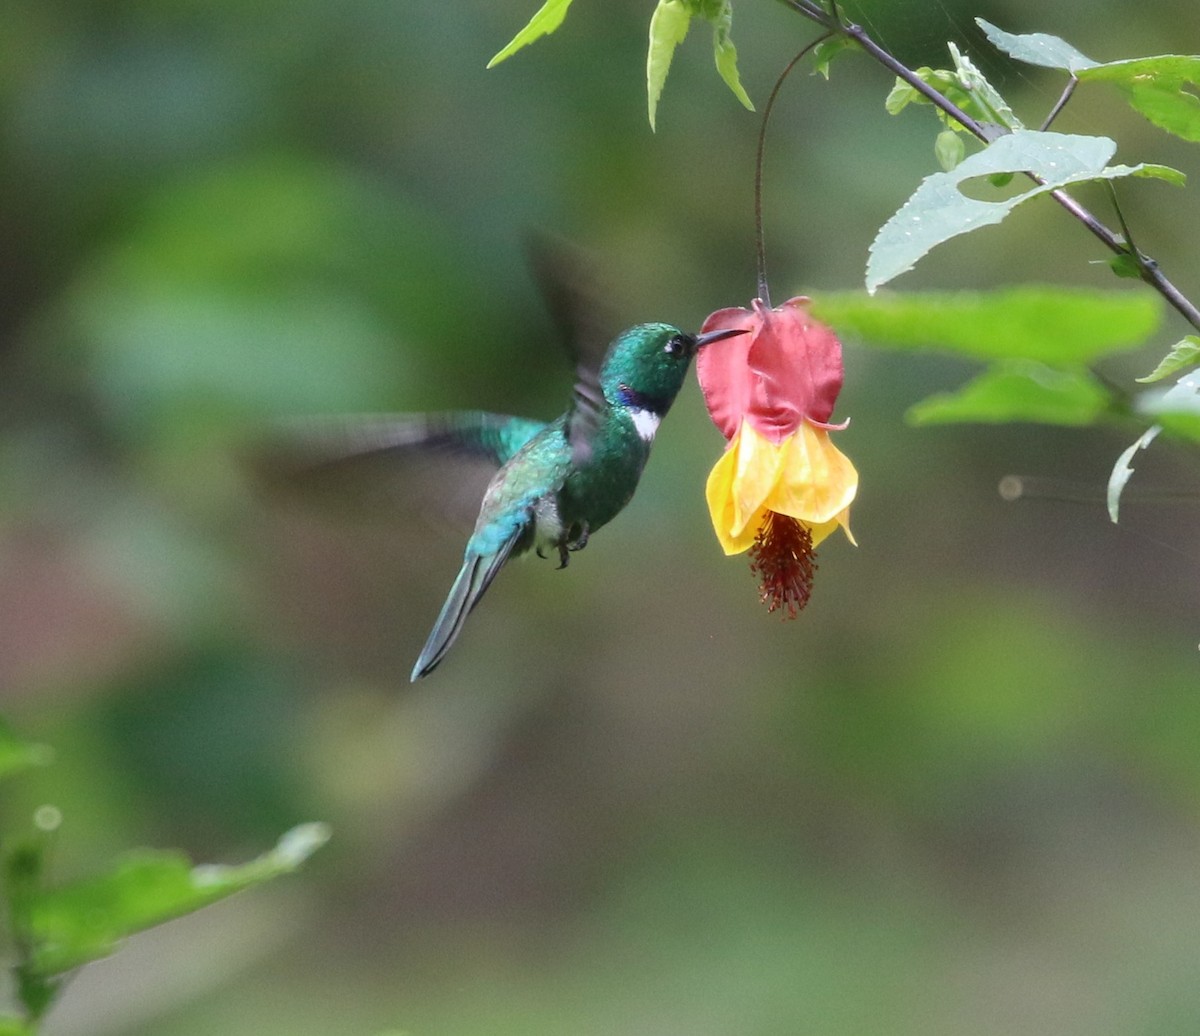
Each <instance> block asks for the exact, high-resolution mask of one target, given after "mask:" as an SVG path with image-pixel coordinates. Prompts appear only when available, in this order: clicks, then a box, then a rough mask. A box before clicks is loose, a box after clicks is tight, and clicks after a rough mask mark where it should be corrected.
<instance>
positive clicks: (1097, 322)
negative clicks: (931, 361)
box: [813, 284, 1162, 365]
mask: <svg viewBox="0 0 1200 1036" xmlns="http://www.w3.org/2000/svg"><path fill="white" fill-rule="evenodd" d="M813 312H814V314H815V315H817V316H818V317H820V318H821V319H822V320H824V321H826V322H828V323H829V324H830V325H832V326H833V328H834V329H835V330H837V331H838V332H839V333H843V334H853V335H855V336H857V337H859V338H862V339H864V340H866V341H867V342H870V343H871V344H874V345H882V346H888V347H892V348H899V349H937V350H942V351H946V352H954V353H959V354H961V355H964V356H971V357H975V358H977V359H984V360H999V359H1027V360H1038V361H1040V362H1042V363H1048V364H1056V365H1078V364H1087V363H1090V362H1092V361H1093V360H1096V359H1098V358H1099V357H1101V356H1105V355H1107V354H1109V353H1113V352H1118V351H1120V350H1122V349H1130V348H1133V347H1134V346H1137V345H1140V344H1141V343H1142V342H1143V341H1145V339H1146V338H1147V337H1148V336H1149V335H1150V334H1151V333H1152V332H1153V331H1154V329H1155V328H1156V327H1157V326H1158V322H1159V318H1160V316H1161V313H1162V304H1161V300H1160V299H1159V297H1158V296H1157V295H1156V294H1154V293H1153V292H1151V291H1148V290H1147V291H1142V290H1135V291H1111V290H1105V291H1095V290H1088V289H1083V288H1058V287H1053V286H1049V285H1040V284H1030V285H1022V286H1019V287H1013V288H1001V289H997V290H996V291H988V292H976V291H962V292H922V293H916V294H883V295H878V296H871V295H867V294H866V293H865V292H840V293H836V292H835V293H829V294H824V293H821V294H817V295H815V296H814V298H813Z"/></svg>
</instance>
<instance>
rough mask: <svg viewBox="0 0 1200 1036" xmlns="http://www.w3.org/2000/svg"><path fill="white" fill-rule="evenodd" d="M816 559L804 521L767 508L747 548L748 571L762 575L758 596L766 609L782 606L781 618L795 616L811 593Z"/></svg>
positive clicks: (806, 602)
mask: <svg viewBox="0 0 1200 1036" xmlns="http://www.w3.org/2000/svg"><path fill="white" fill-rule="evenodd" d="M816 559H817V555H816V553H815V552H814V551H813V545H812V533H811V532H810V531H809V528H808V526H807V525H805V524H804V523H803V522H799V521H797V520H796V519H795V518H789V517H788V516H787V515H785V514H778V513H777V512H775V511H770V512H768V514H767V519H766V521H764V522H763V523H762V527H761V528H760V529H759V530H758V535H757V536H756V537H755V538H754V546H752V547H751V548H750V571H751V572H753V573H754V574H755V575H756V576H759V577H760V578H761V579H762V584H761V586H760V587H759V598H760V599H761V600H762V602H763V604H765V605H766V606H767V611H770V612H773V611H775V610H776V609H777V608H785V609H787V610H786V612H785V613H784V614H783V616H781V617H782V618H784V619H794V618H795V617H796V615H797V614H798V613H799V612H800V610H801V609H802V608H803V607H804V606H805V605H806V604H808V599H809V597H810V596H812V584H813V573H814V572H816V570H817V560H816Z"/></svg>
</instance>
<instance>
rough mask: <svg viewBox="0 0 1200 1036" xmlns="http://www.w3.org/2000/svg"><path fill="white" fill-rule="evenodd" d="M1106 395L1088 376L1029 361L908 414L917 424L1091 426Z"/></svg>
mask: <svg viewBox="0 0 1200 1036" xmlns="http://www.w3.org/2000/svg"><path fill="white" fill-rule="evenodd" d="M1108 405H1109V394H1108V392H1107V391H1106V390H1105V388H1104V386H1103V385H1101V384H1100V382H1099V381H1098V380H1097V379H1096V378H1095V377H1094V376H1093V375H1092V374H1090V373H1089V372H1088V371H1086V370H1084V369H1082V368H1077V369H1074V370H1061V369H1055V368H1053V367H1047V366H1046V365H1045V364H1043V363H1036V362H1034V361H1032V360H1013V361H1009V362H1006V363H1002V364H998V365H997V366H995V367H992V368H991V369H990V370H987V371H985V372H984V373H983V374H981V375H979V376H978V377H977V378H975V379H973V380H972V381H970V382H968V383H967V384H966V385H964V386H963V387H962V388H960V389H958V390H957V391H956V392H948V393H941V394H939V395H936V396H930V397H929V398H928V399H924V400H922V401H921V402H920V403H917V404H916V405H915V406H913V407H912V408H911V409H910V410H909V411H908V419H909V420H910V421H911V422H912V423H913V424H917V425H927V424H947V423H950V422H962V421H965V422H976V423H993V424H998V423H1004V422H1009V421H1036V422H1039V423H1041V424H1057V425H1069V426H1074V427H1078V426H1083V425H1089V424H1093V423H1094V422H1095V421H1096V420H1097V419H1098V418H1099V417H1100V416H1101V415H1102V414H1103V413H1104V412H1105V410H1107V409H1108Z"/></svg>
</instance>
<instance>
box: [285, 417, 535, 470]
mask: <svg viewBox="0 0 1200 1036" xmlns="http://www.w3.org/2000/svg"><path fill="white" fill-rule="evenodd" d="M544 427H545V422H543V421H534V420H532V419H529V418H524V417H508V416H507V415H505V414H489V413H485V412H483V411H461V412H451V413H446V414H364V415H359V416H350V417H332V418H308V419H303V420H299V421H294V422H291V423H290V424H289V425H288V426H287V427H286V428H285V431H286V433H287V434H288V435H289V437H290V438H291V439H292V441H293V442H295V443H296V444H297V446H298V447H299V448H301V449H302V450H304V451H305V452H306V453H307V454H308V456H309V458H310V459H309V464H308V465H307V466H308V467H312V468H316V467H321V466H324V465H330V464H331V465H337V464H345V463H348V462H354V461H356V460H361V459H363V458H367V457H374V458H386V457H388V456H395V457H402V456H404V455H407V454H412V453H416V452H422V451H425V452H428V451H436V452H441V453H445V454H458V455H460V456H463V457H466V458H471V459H474V460H480V461H486V462H487V463H489V464H490V465H491V466H492V467H493V468H499V467H501V466H502V465H504V464H506V463H507V462H508V461H509V459H510V458H511V457H512V456H513V454H515V453H516V452H517V451H518V450H519V449H520V448H521V447H522V446H524V445H525V444H526V443H527V442H528V441H529V440H530V439H532V438H533V437H534V436H535V435H537V433H538V432H540V431H541V430H542V429H543V428H544Z"/></svg>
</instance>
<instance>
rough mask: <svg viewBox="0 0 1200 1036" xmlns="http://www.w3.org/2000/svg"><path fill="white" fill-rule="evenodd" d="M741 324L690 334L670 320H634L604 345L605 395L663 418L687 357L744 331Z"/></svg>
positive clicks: (683, 375) (683, 373)
mask: <svg viewBox="0 0 1200 1036" xmlns="http://www.w3.org/2000/svg"><path fill="white" fill-rule="evenodd" d="M745 333H746V332H745V329H744V328H728V329H722V330H720V331H709V332H708V333H707V334H702V335H690V334H688V333H687V332H685V331H680V330H679V328H677V327H672V326H671V325H670V324H637V325H636V326H634V327H631V328H629V330H627V331H622V332H621V333H620V334H619V335H617V337H616V338H614V339H613V341H612V344H611V345H610V346H609V347H608V355H607V356H605V358H604V364H603V366H602V367H601V368H600V384H601V387H602V388H603V389H604V394H605V396H607V397H608V399H609V400H610V401H612V402H619V403H621V404H622V405H624V406H627V407H629V408H630V409H633V410H642V411H648V412H649V413H651V414H653V415H655V416H656V417H662V416H663V415H664V414H665V413H666V412H667V411H668V410H669V409H670V407H671V404H672V403H673V402H674V401H675V397H676V396H677V395H678V394H679V390H680V389H681V388H683V382H684V379H685V378H686V377H687V372H688V367H689V366H690V365H691V362H692V357H693V356H695V355H696V352H697V351H698V350H699V349H701V348H702V347H703V346H705V345H708V344H709V343H710V342H717V341H720V340H721V339H722V338H732V337H733V336H734V335H740V334H745Z"/></svg>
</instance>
